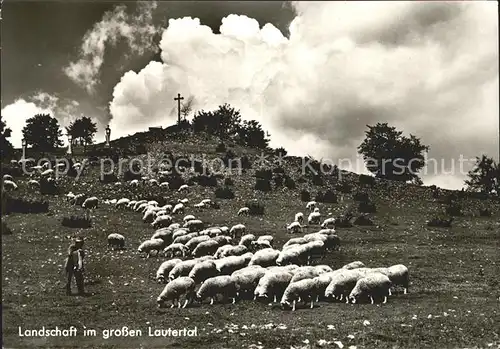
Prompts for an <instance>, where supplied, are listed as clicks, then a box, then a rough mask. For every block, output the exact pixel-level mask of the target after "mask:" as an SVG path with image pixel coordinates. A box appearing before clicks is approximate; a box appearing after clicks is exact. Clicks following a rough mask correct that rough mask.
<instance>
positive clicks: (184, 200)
mask: <svg viewBox="0 0 500 349" xmlns="http://www.w3.org/2000/svg"><path fill="white" fill-rule="evenodd" d="M178 202H179V203H181V204H184V205H187V204H188V203H189V199H187V198H186V199H179V200H178Z"/></svg>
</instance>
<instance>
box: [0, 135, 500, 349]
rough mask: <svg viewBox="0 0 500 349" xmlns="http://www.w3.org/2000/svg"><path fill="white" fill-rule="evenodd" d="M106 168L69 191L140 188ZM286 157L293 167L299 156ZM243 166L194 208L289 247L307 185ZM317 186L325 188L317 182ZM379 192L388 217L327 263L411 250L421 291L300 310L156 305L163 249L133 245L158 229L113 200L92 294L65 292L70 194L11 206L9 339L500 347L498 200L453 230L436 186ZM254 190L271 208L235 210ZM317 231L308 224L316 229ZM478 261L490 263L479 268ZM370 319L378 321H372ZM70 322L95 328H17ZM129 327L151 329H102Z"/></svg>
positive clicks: (94, 257) (51, 343)
mask: <svg viewBox="0 0 500 349" xmlns="http://www.w3.org/2000/svg"><path fill="white" fill-rule="evenodd" d="M214 148H215V146H214V144H209V145H203V146H200V144H197V143H194V142H192V143H191V144H180V145H171V146H169V147H168V149H169V150H171V151H173V152H182V153H184V154H185V153H191V152H193V151H196V152H204V153H210V152H212V151H213V149H214ZM239 151H241V149H240V150H237V151H236V152H237V153H238V152H239ZM212 155H214V154H212ZM97 170H98V168H93V169H91V170H90V171H89V172H88V173H87V174H86V175H85V176H84V178H82V179H81V180H80V181H79V182H71V181H67V180H64V182H65V189H66V191H69V190H73V192H75V193H79V192H89V193H97V195H98V196H99V197H100V198H101V199H103V198H112V197H121V196H133V194H130V193H128V192H127V189H125V188H121V189H118V188H117V187H114V186H112V185H101V184H99V183H98V182H97V180H96V178H97ZM288 170H289V171H294V170H293V169H292V168H291V167H289V168H288ZM234 179H235V193H236V199H234V200H220V202H221V209H220V210H210V211H204V212H199V213H195V215H197V216H199V217H200V218H201V219H202V220H203V221H205V222H207V223H208V224H211V225H227V226H230V225H232V224H235V223H240V222H241V223H244V224H245V225H247V227H248V230H249V231H250V232H252V233H255V234H256V235H263V234H273V235H274V236H275V238H276V242H275V243H276V246H281V245H282V244H283V243H284V242H285V241H286V240H287V239H288V238H289V236H287V234H286V232H285V230H284V228H283V226H284V225H285V224H286V223H287V222H290V221H291V220H292V219H293V215H294V213H295V212H298V211H304V203H302V202H301V201H300V198H299V191H300V190H299V189H300V188H299V189H297V190H294V191H289V190H281V189H278V190H276V191H273V192H272V193H266V194H263V193H255V192H254V191H253V184H254V179H253V178H252V177H250V174H246V175H243V176H241V177H240V176H235V177H234ZM18 182H21V192H23V191H25V190H26V189H25V187H24V186H25V184H24V183H22V181H21V180H20V179H18ZM84 183H85V184H84ZM388 185H389V188H388ZM302 187H306V185H303V186H302ZM318 189H321V190H324V189H325V188H316V189H313V192H315V191H316V190H318ZM368 191H369V193H370V195H371V196H373V197H374V198H375V201H376V203H377V205H378V213H377V214H376V215H375V216H374V220H375V222H376V224H377V226H376V227H371V228H367V227H354V228H350V229H339V231H338V234H339V236H340V237H341V239H342V248H341V251H340V252H338V253H331V254H329V255H327V256H326V257H325V258H324V259H323V260H321V261H319V262H318V263H322V264H328V265H330V266H332V267H333V268H335V267H339V266H341V265H343V264H345V263H347V262H350V261H354V260H361V261H363V262H364V263H365V264H367V265H368V266H386V265H391V264H396V263H403V264H405V265H407V266H408V267H409V268H410V274H411V279H412V284H411V286H410V293H409V294H408V295H402V294H398V295H395V296H393V297H391V298H390V300H389V303H388V304H386V305H382V306H380V305H376V306H372V305H346V304H337V303H324V302H322V303H319V304H318V305H317V306H316V308H315V309H314V310H310V309H299V310H298V311H296V312H294V313H292V312H290V311H282V310H281V309H279V308H278V307H277V306H273V307H271V306H269V305H267V304H262V303H258V302H254V301H241V302H239V303H237V304H236V305H230V304H228V305H224V304H217V305H214V306H209V305H208V304H204V305H202V306H201V307H199V306H195V307H192V308H189V309H181V310H178V309H164V310H157V309H156V307H155V306H156V304H155V299H156V297H157V295H158V294H159V293H160V292H161V290H162V288H163V286H162V285H158V284H156V283H155V282H154V280H153V277H154V274H155V272H156V269H157V267H158V265H159V264H160V263H161V260H162V259H156V258H151V259H149V260H147V259H144V258H141V257H139V256H138V254H137V253H136V248H137V246H138V245H139V243H140V242H141V241H143V240H144V239H146V238H148V237H149V236H151V234H152V233H153V229H152V228H151V227H149V226H148V225H146V224H144V223H142V221H141V217H140V215H139V214H137V213H130V212H127V211H117V210H116V209H115V208H114V207H110V206H106V205H101V207H99V208H98V209H96V210H94V211H93V212H92V215H93V217H94V224H93V227H92V228H91V229H86V230H82V231H81V233H82V234H83V235H85V236H86V239H87V240H86V248H87V251H88V257H87V265H86V270H87V272H86V282H87V284H88V285H87V290H88V291H90V292H94V293H95V295H93V296H91V297H87V298H80V297H66V296H65V294H64V289H63V287H64V276H63V274H62V273H61V267H62V263H63V261H64V256H63V254H64V253H65V249H66V248H67V246H68V244H69V243H70V241H69V240H68V237H70V236H73V235H74V234H75V230H74V229H69V228H65V227H62V226H61V225H60V219H61V217H62V216H63V215H65V214H68V213H72V212H74V211H75V212H78V211H81V210H82V209H80V208H73V207H70V206H69V205H68V204H67V203H65V201H64V200H63V197H57V196H56V197H48V199H49V200H50V209H51V211H50V213H49V214H36V215H21V214H13V215H10V216H8V217H5V221H6V222H7V224H8V225H9V227H10V228H11V229H12V230H13V231H14V233H13V234H12V235H4V236H2V251H3V255H2V269H3V285H2V286H3V295H2V307H3V309H2V310H3V337H4V339H3V343H4V345H5V347H9V348H12V347H15V348H21V347H22V348H32V347H46V348H48V347H50V348H54V347H60V348H71V347H75V348H76V347H79V348H82V347H85V348H97V347H98V348H138V347H148V348H150V347H159V348H165V347H169V348H170V347H179V348H197V347H211V348H212V347H213V348H222V347H225V348H236V347H249V346H251V345H252V344H253V345H257V346H262V347H264V348H278V347H279V348H288V347H290V346H294V347H295V348H297V347H317V341H319V340H326V341H328V342H331V343H330V344H329V347H336V344H334V343H333V341H341V342H342V343H343V344H344V345H346V347H348V346H350V345H355V346H357V348H363V347H366V348H424V347H428V348H462V347H486V346H487V345H488V344H489V343H495V344H494V345H493V347H498V345H499V343H500V339H499V333H500V331H499V324H500V310H499V304H500V302H499V301H498V300H497V298H498V297H499V296H500V291H499V283H498V276H499V275H500V267H499V266H500V245H499V241H500V236H499V233H500V225H499V223H498V222H499V221H500V219H499V217H500V208H499V205H498V203H493V202H487V203H486V204H487V205H489V206H490V207H491V208H492V210H493V213H494V215H493V217H490V218H483V217H472V215H471V213H472V212H468V213H467V215H466V216H465V217H462V218H458V219H457V220H456V222H455V223H454V226H453V228H451V229H430V228H427V227H425V225H424V223H425V220H426V219H428V218H429V217H430V216H431V215H433V214H435V213H436V212H441V210H442V204H439V203H438V202H437V200H435V199H433V198H432V196H431V193H430V190H429V189H428V188H425V187H415V186H405V185H396V184H387V183H378V184H377V185H376V186H375V187H373V188H368ZM165 195H166V196H169V197H170V198H171V199H172V200H177V199H178V198H180V197H181V196H179V195H178V194H177V193H176V192H168V191H165ZM182 197H184V195H183V196H182ZM187 197H188V198H189V200H190V202H191V203H194V202H198V201H200V200H201V199H203V198H207V197H208V198H214V196H213V189H210V188H200V187H197V188H195V189H194V190H192V191H191V192H190V193H189V194H188V195H187ZM251 198H259V199H260V200H262V201H263V202H264V203H265V205H266V214H265V215H264V216H263V217H261V218H258V217H253V218H252V217H244V218H241V217H236V212H237V210H238V209H239V208H240V207H242V206H243V205H244V202H245V201H246V200H248V199H251ZM351 203H352V196H351V195H346V196H345V198H344V201H343V202H342V203H339V204H322V205H320V207H321V211H322V212H323V213H327V212H331V213H332V214H338V213H340V212H342V210H343V209H345V208H346V207H347V206H348V205H349V204H351ZM479 204H481V205H482V204H484V202H479V201H477V200H472V199H468V200H467V202H465V205H466V206H467V207H470V208H477V205H479ZM189 212H191V210H190V211H189ZM476 212H477V211H476ZM179 218H180V217H177V218H176V220H178V219H179ZM315 230H317V229H315V228H312V227H311V228H309V231H308V232H313V231H315ZM112 232H118V233H122V234H124V235H125V236H126V238H127V244H128V246H129V247H130V248H129V249H128V250H126V251H122V252H108V251H107V248H106V236H107V235H108V234H109V233H112ZM481 265H482V266H483V268H484V275H483V276H481V275H479V273H478V272H479V269H480V266H481ZM364 320H368V321H369V322H370V325H367V326H365V325H363V321H364ZM70 325H74V326H76V327H78V328H79V331H80V333H81V331H82V328H83V326H86V327H88V328H93V329H96V330H98V336H97V337H82V336H79V337H78V339H75V338H48V339H40V338H38V339H25V338H20V337H19V336H18V326H22V327H23V328H27V329H37V328H40V327H41V326H45V327H47V328H51V327H55V326H59V327H60V328H68V327H69V326H70ZM122 326H128V328H134V329H142V330H143V336H142V337H126V338H111V339H108V340H104V339H103V338H102V336H101V335H100V333H101V331H102V330H104V329H112V328H114V329H117V328H121V327H122ZM148 326H154V327H155V328H169V327H172V328H183V327H188V328H193V327H194V326H196V327H197V329H198V337H195V338H185V337H177V338H176V337H169V338H151V337H148V336H147V327H148ZM352 336H353V337H352ZM307 341H309V344H307Z"/></svg>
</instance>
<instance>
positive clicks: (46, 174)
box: [40, 168, 54, 177]
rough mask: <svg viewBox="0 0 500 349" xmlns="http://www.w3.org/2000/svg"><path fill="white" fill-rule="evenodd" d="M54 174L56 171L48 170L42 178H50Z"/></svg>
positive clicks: (42, 174) (43, 173)
mask: <svg viewBox="0 0 500 349" xmlns="http://www.w3.org/2000/svg"><path fill="white" fill-rule="evenodd" d="M53 174H54V170H53V169H51V168H49V169H48V170H45V171H43V172H42V173H41V174H40V176H42V177H49V176H51V175H53Z"/></svg>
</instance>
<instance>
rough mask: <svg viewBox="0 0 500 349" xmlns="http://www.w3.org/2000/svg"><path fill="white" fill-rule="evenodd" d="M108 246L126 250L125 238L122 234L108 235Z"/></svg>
mask: <svg viewBox="0 0 500 349" xmlns="http://www.w3.org/2000/svg"><path fill="white" fill-rule="evenodd" d="M108 246H109V247H111V248H113V249H116V248H118V249H122V248H125V237H124V236H123V235H121V234H117V233H112V234H109V235H108Z"/></svg>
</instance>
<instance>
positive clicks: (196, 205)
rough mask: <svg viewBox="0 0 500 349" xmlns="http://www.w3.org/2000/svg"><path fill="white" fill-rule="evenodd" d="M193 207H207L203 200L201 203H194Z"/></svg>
mask: <svg viewBox="0 0 500 349" xmlns="http://www.w3.org/2000/svg"><path fill="white" fill-rule="evenodd" d="M193 207H194V208H205V204H204V203H202V202H200V203H198V204H194V205H193Z"/></svg>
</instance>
